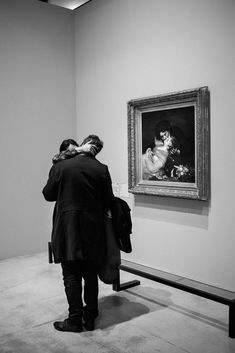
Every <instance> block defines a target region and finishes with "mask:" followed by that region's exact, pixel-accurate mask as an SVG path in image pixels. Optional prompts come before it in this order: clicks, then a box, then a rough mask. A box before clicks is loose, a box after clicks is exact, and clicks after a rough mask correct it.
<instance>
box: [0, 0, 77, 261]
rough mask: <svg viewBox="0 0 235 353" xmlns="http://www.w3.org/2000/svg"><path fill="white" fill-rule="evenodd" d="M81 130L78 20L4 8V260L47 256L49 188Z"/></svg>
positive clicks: (26, 5) (12, 5)
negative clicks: (57, 159) (63, 148)
mask: <svg viewBox="0 0 235 353" xmlns="http://www.w3.org/2000/svg"><path fill="white" fill-rule="evenodd" d="M75 125H76V121H75V80H74V16H73V13H72V12H71V11H69V10H65V9H62V8H59V7H55V6H49V5H48V4H45V3H42V2H39V1H32V0H20V1H19V0H7V1H0V150H1V183H0V195H1V205H0V259H4V258H8V257H12V256H16V255H25V254H32V253H35V252H40V251H46V250H47V242H48V240H49V239H50V234H51V208H52V205H50V204H49V203H46V202H45V201H44V200H43V197H42V188H43V186H44V185H45V183H46V180H47V177H48V172H49V168H50V167H51V158H52V156H53V155H54V154H55V153H56V152H57V151H58V148H59V144H60V142H61V140H62V139H63V138H65V137H70V136H72V137H76V132H75Z"/></svg>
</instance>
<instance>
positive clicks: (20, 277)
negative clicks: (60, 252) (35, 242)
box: [0, 253, 235, 353]
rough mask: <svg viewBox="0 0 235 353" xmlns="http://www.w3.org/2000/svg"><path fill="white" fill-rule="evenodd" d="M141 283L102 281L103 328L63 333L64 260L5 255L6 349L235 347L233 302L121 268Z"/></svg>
mask: <svg viewBox="0 0 235 353" xmlns="http://www.w3.org/2000/svg"><path fill="white" fill-rule="evenodd" d="M121 277H122V281H127V280H132V279H140V281H141V285H140V286H138V287H135V288H132V289H129V290H127V291H123V292H119V293H116V292H113V291H112V287H111V286H108V285H105V284H103V283H101V282H100V299H99V309H100V316H99V318H98V319H97V321H96V330H95V331H92V332H88V331H84V332H82V333H65V332H58V331H56V330H55V329H54V328H53V321H55V320H60V319H64V318H65V317H66V316H67V303H66V300H65V295H64V289H63V284H62V277H61V269H60V265H54V264H48V261H47V254H46V253H41V254H36V255H30V256H21V257H16V258H12V259H7V260H3V261H0V312H1V320H0V352H1V353H73V352H74V353H75V352H76V353H140V352H141V353H156V352H163V353H185V352H188V353H232V352H235V339H231V338H229V337H228V307H227V306H225V305H222V304H218V303H214V302H212V301H209V300H206V299H203V298H200V297H196V296H194V295H191V294H188V293H184V292H181V291H179V290H176V289H173V288H170V287H167V286H164V285H161V284H158V283H154V282H152V281H149V280H147V279H143V278H138V277H136V276H135V277H134V276H133V275H131V274H128V273H124V272H121Z"/></svg>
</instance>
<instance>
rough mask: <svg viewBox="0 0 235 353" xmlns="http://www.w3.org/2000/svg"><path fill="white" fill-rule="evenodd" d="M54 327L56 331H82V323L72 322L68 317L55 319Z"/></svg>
mask: <svg viewBox="0 0 235 353" xmlns="http://www.w3.org/2000/svg"><path fill="white" fill-rule="evenodd" d="M54 327H55V329H56V330H58V331H67V332H82V323H79V324H72V323H71V322H69V320H68V319H65V320H64V321H55V322H54Z"/></svg>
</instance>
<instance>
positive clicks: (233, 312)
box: [229, 303, 235, 338]
mask: <svg viewBox="0 0 235 353" xmlns="http://www.w3.org/2000/svg"><path fill="white" fill-rule="evenodd" d="M229 337H230V338H235V303H233V304H230V305H229Z"/></svg>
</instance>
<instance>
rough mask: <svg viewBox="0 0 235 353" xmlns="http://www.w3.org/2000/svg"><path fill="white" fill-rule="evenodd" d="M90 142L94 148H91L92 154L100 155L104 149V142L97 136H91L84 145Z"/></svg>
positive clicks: (84, 141) (83, 142)
mask: <svg viewBox="0 0 235 353" xmlns="http://www.w3.org/2000/svg"><path fill="white" fill-rule="evenodd" d="M87 142H90V143H91V144H92V145H93V146H92V148H91V153H92V154H93V155H94V156H95V155H96V154H97V153H99V152H100V151H101V150H102V148H103V145H104V143H103V141H101V140H100V138H99V137H98V136H97V135H89V136H87V137H86V138H85V139H84V140H83V141H82V143H81V144H82V145H85V143H87Z"/></svg>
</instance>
